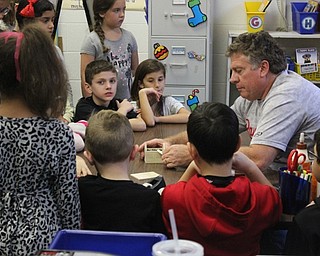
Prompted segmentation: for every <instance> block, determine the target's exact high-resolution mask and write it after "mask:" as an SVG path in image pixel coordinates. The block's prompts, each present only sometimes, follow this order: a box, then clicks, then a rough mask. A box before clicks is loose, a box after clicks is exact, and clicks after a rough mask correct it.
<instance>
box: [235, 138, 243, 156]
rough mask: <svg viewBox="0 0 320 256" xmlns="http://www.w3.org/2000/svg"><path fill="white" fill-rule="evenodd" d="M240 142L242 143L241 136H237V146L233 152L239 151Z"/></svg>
mask: <svg viewBox="0 0 320 256" xmlns="http://www.w3.org/2000/svg"><path fill="white" fill-rule="evenodd" d="M241 142H242V139H241V136H240V135H239V140H238V144H237V148H236V151H235V152H237V151H238V150H239V148H240V147H241Z"/></svg>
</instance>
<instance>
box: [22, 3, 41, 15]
mask: <svg viewBox="0 0 320 256" xmlns="http://www.w3.org/2000/svg"><path fill="white" fill-rule="evenodd" d="M37 1H38V0H28V2H29V4H28V5H27V6H26V7H24V8H23V9H22V10H21V11H20V15H21V16H23V17H26V18H34V7H33V5H34V4H35V3H36V2H37Z"/></svg>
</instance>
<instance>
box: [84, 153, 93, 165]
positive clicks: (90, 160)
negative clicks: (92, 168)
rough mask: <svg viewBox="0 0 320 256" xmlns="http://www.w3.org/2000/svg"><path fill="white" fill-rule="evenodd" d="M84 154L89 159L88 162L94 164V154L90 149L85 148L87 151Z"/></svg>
mask: <svg viewBox="0 0 320 256" xmlns="http://www.w3.org/2000/svg"><path fill="white" fill-rule="evenodd" d="M83 154H84V156H85V157H86V158H87V159H88V162H89V163H90V164H92V165H93V164H94V160H93V156H92V154H91V153H90V151H88V150H85V151H84V152H83Z"/></svg>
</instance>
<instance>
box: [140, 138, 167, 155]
mask: <svg viewBox="0 0 320 256" xmlns="http://www.w3.org/2000/svg"><path fill="white" fill-rule="evenodd" d="M163 144H165V147H168V146H170V143H169V142H167V141H166V140H164V139H152V140H148V141H146V142H144V143H142V144H141V145H140V146H139V149H138V151H139V152H140V159H142V160H143V159H144V147H145V145H147V147H148V148H162V147H163Z"/></svg>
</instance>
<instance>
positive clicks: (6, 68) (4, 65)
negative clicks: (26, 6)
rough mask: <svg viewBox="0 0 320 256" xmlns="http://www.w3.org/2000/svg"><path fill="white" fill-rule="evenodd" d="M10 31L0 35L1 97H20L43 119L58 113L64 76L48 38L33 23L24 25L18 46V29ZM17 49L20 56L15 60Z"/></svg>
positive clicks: (61, 107)
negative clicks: (7, 33) (18, 71)
mask: <svg viewBox="0 0 320 256" xmlns="http://www.w3.org/2000/svg"><path fill="white" fill-rule="evenodd" d="M3 33H6V32H3ZM11 33H12V34H11V35H10V36H9V37H7V38H0V77H1V79H0V95H1V99H5V98H8V99H12V98H22V99H24V100H25V102H26V104H27V105H28V107H29V108H30V110H31V111H32V112H33V113H34V114H36V115H39V116H41V117H42V118H45V119H48V118H49V117H58V116H60V115H61V114H62V113H63V111H64V106H65V105H66V99H67V81H68V77H67V73H66V70H65V68H64V65H63V63H62V62H61V60H60V58H59V57H58V55H57V52H56V49H55V47H54V45H53V44H52V40H51V38H50V37H49V35H47V34H46V33H45V32H44V31H42V30H41V29H40V28H38V27H37V26H31V25H28V26H26V27H25V29H23V31H22V33H23V38H22V40H21V46H20V49H19V47H17V46H16V41H17V34H18V33H19V32H11ZM0 34H1V33H0ZM16 48H17V49H16ZM17 51H19V53H20V57H19V59H18V60H17V63H16V62H15V53H16V52H17ZM17 65H19V66H18V68H19V69H20V77H21V79H20V81H18V79H17V70H16V67H17Z"/></svg>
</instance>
